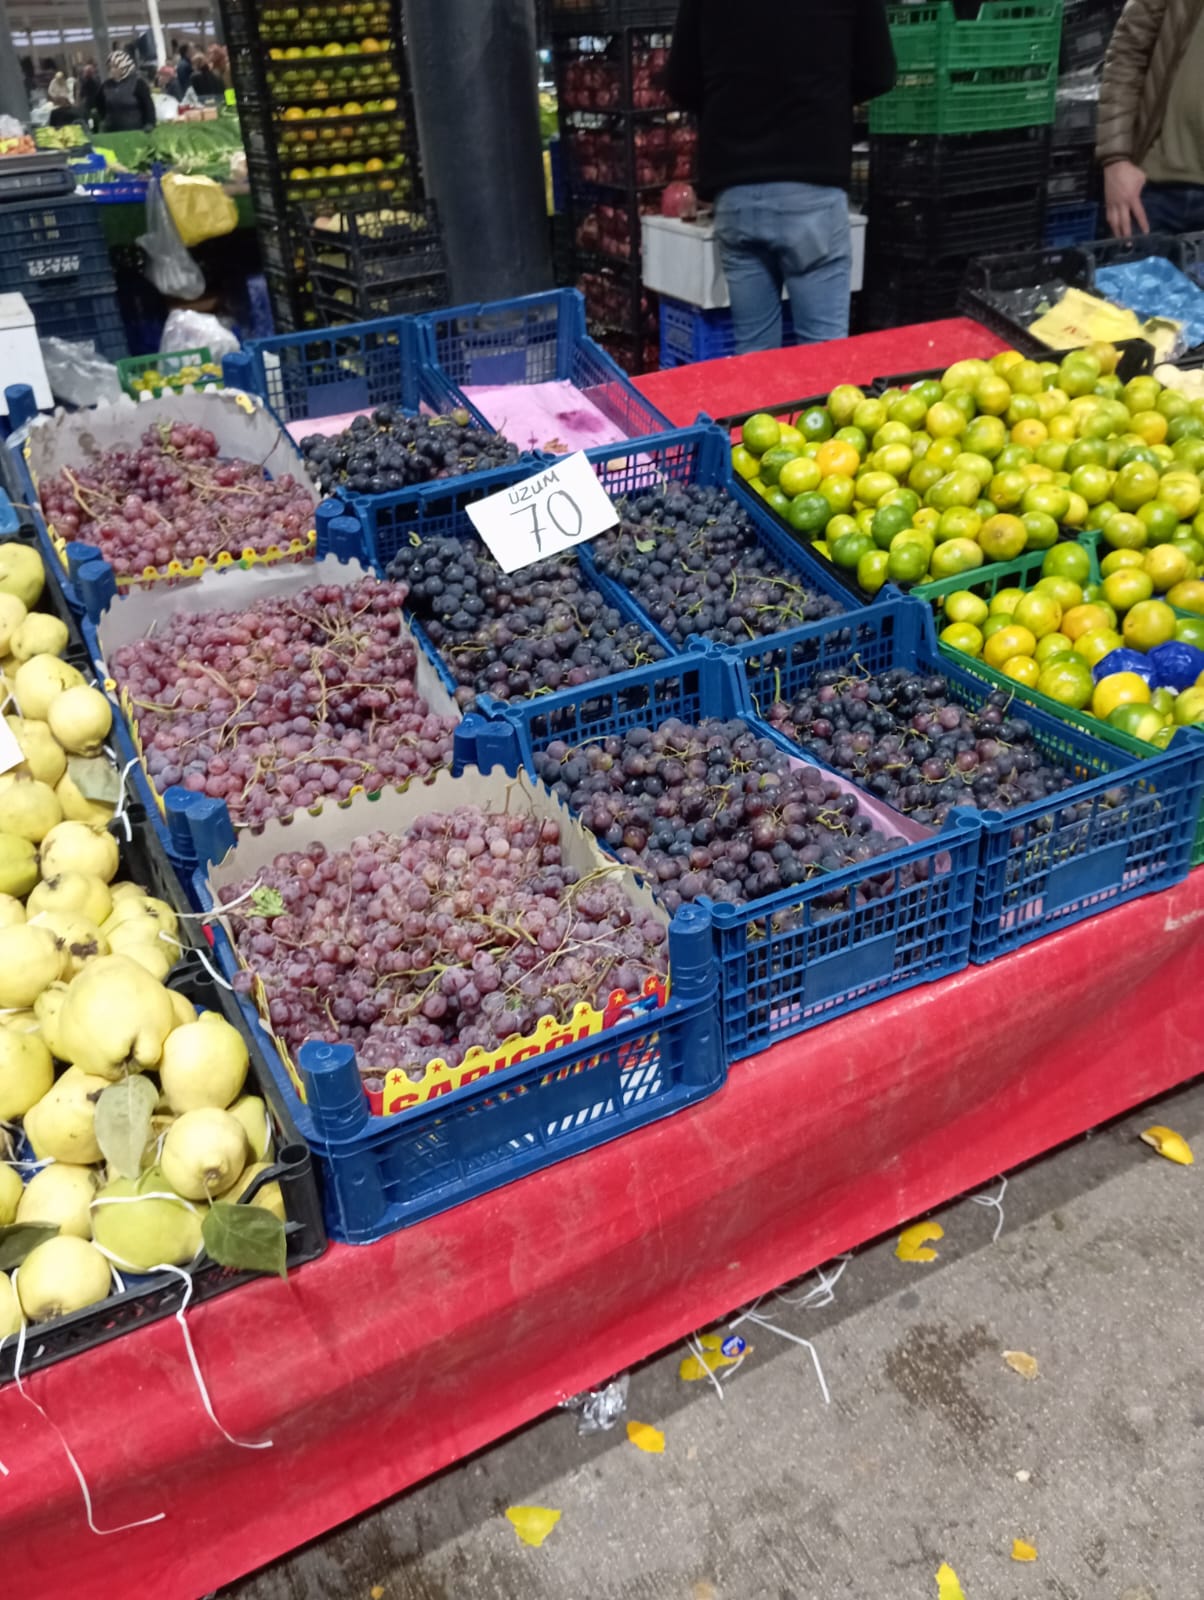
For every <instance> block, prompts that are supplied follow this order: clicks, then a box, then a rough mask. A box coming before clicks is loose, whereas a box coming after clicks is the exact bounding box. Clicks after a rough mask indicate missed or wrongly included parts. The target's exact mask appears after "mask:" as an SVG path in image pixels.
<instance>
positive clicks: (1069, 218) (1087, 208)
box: [1041, 200, 1099, 249]
mask: <svg viewBox="0 0 1204 1600" xmlns="http://www.w3.org/2000/svg"><path fill="white" fill-rule="evenodd" d="M1098 232H1099V203H1098V201H1095V200H1090V201H1085V202H1083V203H1082V204H1080V205H1073V206H1050V207H1049V209H1048V210H1047V211H1046V213H1045V226H1044V228H1043V230H1042V233H1041V241H1042V243H1043V244H1045V245H1046V246H1048V247H1050V248H1054V249H1057V248H1061V247H1063V246H1065V245H1072V244H1083V243H1085V242H1086V241H1087V240H1088V239H1094V238H1095V237H1096V235H1097V234H1098Z"/></svg>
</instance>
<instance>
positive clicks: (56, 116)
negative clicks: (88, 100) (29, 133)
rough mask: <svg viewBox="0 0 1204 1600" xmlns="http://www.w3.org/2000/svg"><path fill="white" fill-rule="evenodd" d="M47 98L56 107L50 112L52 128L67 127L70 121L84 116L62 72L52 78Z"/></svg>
mask: <svg viewBox="0 0 1204 1600" xmlns="http://www.w3.org/2000/svg"><path fill="white" fill-rule="evenodd" d="M46 98H47V100H49V101H50V104H51V105H52V106H53V107H54V110H53V111H52V112H51V113H50V123H49V126H50V127H52V128H65V127H66V126H67V125H68V123H71V122H78V121H79V120H80V118H81V117H82V116H83V111H82V108H81V107H79V106H77V105H76V104H75V102H74V100H73V99H72V98H71V86H70V85H69V84H68V82H67V79H66V77H65V76H64V75H63V74H62V73H61V72H56V73H55V75H54V77H53V78H51V80H50V83H49V86H48V87H47V90H46Z"/></svg>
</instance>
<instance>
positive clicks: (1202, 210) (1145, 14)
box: [1095, 0, 1204, 239]
mask: <svg viewBox="0 0 1204 1600" xmlns="http://www.w3.org/2000/svg"><path fill="white" fill-rule="evenodd" d="M1095 154H1096V157H1097V159H1098V160H1099V162H1100V163H1101V165H1102V166H1103V169H1104V199H1105V204H1106V207H1107V213H1108V226H1109V227H1110V228H1111V229H1112V232H1113V233H1114V234H1115V235H1116V237H1117V238H1118V239H1127V238H1128V237H1129V235H1130V234H1132V233H1133V232H1134V230H1135V229H1140V231H1141V232H1142V233H1150V232H1153V233H1193V232H1195V231H1196V230H1197V229H1201V228H1204V0H1128V4H1127V5H1126V6H1125V9H1124V10H1123V11H1122V12H1121V14H1120V20H1119V22H1118V23H1117V24H1116V31H1115V32H1114V33H1113V35H1112V42H1111V43H1110V44H1109V46H1108V53H1107V56H1106V57H1105V59H1104V75H1103V80H1102V82H1101V84H1100V93H1099V127H1098V129H1097V132H1096V140H1095Z"/></svg>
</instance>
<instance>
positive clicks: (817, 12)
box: [665, 0, 895, 354]
mask: <svg viewBox="0 0 1204 1600" xmlns="http://www.w3.org/2000/svg"><path fill="white" fill-rule="evenodd" d="M894 81H895V55H894V49H893V47H892V45H891V40H890V29H889V27H888V25H887V21H886V11H885V8H884V5H883V0H786V3H785V4H784V5H783V6H780V7H779V8H778V11H777V12H776V14H775V18H774V25H773V36H772V41H769V40H767V38H766V36H765V34H764V33H763V32H761V31H759V30H757V29H754V28H750V27H749V26H748V24H747V19H744V18H742V17H741V16H740V14H739V12H738V9H737V8H735V7H733V6H732V5H731V3H730V0H681V7H680V10H679V11H678V16H677V23H676V26H675V29H674V34H673V45H672V49H671V50H670V53H669V63H668V67H667V69H666V74H665V83H666V87H667V88H668V91H669V93H670V94H671V95H672V97H673V99H674V100H675V101H676V102H677V104H678V105H679V106H681V107H682V108H683V109H685V110H687V111H694V112H697V113H698V116H699V122H700V127H699V144H698V192H699V194H700V195H701V196H702V198H704V199H711V198H713V199H714V201H715V237H716V241H717V242H718V245H719V255H720V260H721V261H722V263H723V270H724V273H725V275H726V277H727V285H728V292H729V294H730V295H731V302H732V321H733V325H734V333H735V343H736V350H737V352H738V353H740V354H745V353H746V352H748V351H750V350H772V349H774V348H775V347H776V346H778V345H780V344H781V342H782V290H783V288H785V289H786V291H787V293H788V294H789V296H790V310H791V314H792V316H793V319H794V328H795V333H796V336H797V337H798V339H799V340H800V342H805V343H810V342H813V341H816V340H820V339H840V338H843V337H844V336H845V335H846V334H847V333H848V329H849V271H850V265H851V255H850V247H849V220H848V195H847V190H848V186H849V177H850V172H851V166H852V143H853V107H854V105H855V104H857V103H859V102H860V101H863V100H871V99H873V98H874V97H875V96H877V95H880V94H885V93H886V91H887V90H888V89H890V88H891V87H892V86H893V85H894Z"/></svg>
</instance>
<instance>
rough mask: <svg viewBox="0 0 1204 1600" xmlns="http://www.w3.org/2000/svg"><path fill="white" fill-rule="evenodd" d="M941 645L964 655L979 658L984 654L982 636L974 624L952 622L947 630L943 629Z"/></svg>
mask: <svg viewBox="0 0 1204 1600" xmlns="http://www.w3.org/2000/svg"><path fill="white" fill-rule="evenodd" d="M941 643H942V644H945V645H948V646H949V648H950V650H960V651H961V652H962V653H963V654H964V655H968V656H975V657H977V656H980V655H981V654H982V645H983V639H982V634H981V633H979V631H978V629H977V628H976V627H975V626H974V624H973V623H972V622H952V623H950V624H949V626H948V627H947V628H942V629H941Z"/></svg>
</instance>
